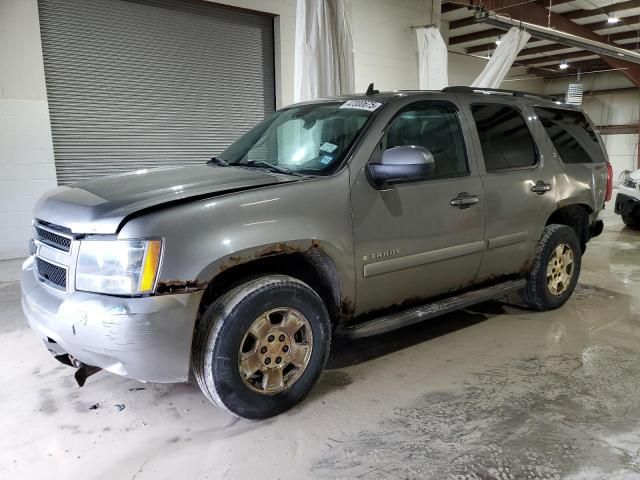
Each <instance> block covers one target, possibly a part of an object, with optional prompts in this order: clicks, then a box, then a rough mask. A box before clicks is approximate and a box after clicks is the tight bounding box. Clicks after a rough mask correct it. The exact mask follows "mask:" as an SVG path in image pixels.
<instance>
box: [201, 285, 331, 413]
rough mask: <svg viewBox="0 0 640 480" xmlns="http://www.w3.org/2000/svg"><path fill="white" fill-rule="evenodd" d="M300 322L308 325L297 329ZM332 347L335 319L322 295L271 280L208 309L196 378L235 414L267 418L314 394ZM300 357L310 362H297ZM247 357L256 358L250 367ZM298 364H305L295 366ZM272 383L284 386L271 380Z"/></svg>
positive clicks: (234, 293) (240, 290)
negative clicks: (333, 322)
mask: <svg viewBox="0 0 640 480" xmlns="http://www.w3.org/2000/svg"><path fill="white" fill-rule="evenodd" d="M289 322H290V323H289ZM305 322H306V323H305ZM298 323H300V324H302V327H299V329H298V330H295V328H297V327H298ZM285 327H287V328H285ZM277 329H282V330H281V331H280V330H277ZM294 330H295V331H294ZM291 331H293V332H294V333H291V334H290V335H289V332H291ZM285 332H286V335H285ZM254 333H255V335H254ZM284 337H286V339H285V340H282V339H283V338H284ZM278 342H281V343H278ZM298 342H299V343H298ZM330 343H331V322H330V319H329V314H328V312H327V309H326V307H325V305H324V303H323V301H322V299H321V298H320V296H319V295H318V294H317V293H316V292H315V291H314V290H312V289H311V287H309V286H308V285H307V284H305V283H303V282H301V281H299V280H297V279H295V278H292V277H288V276H285V275H269V276H264V277H260V278H256V279H253V280H251V281H248V282H247V283H244V284H242V285H240V286H238V287H236V288H234V289H233V290H231V291H229V292H228V293H226V294H225V295H223V296H222V297H220V298H219V299H218V300H216V301H215V302H214V303H213V304H211V305H210V306H209V308H207V310H206V312H205V313H204V315H203V316H202V318H201V320H200V322H199V324H198V326H197V328H196V331H195V333H194V345H193V348H192V364H193V371H194V376H195V378H196V381H197V383H198V385H199V386H200V389H201V390H202V392H203V393H204V395H205V396H206V397H207V398H208V399H209V400H210V401H211V402H213V403H214V404H215V405H217V406H218V407H220V408H222V409H224V410H226V411H227V412H229V413H231V414H232V415H234V416H237V417H241V418H248V419H263V418H268V417H272V416H275V415H278V414H280V413H282V412H284V411H286V410H288V409H290V408H292V407H294V406H295V405H297V404H298V403H300V402H301V401H302V400H303V399H304V398H305V397H306V396H307V394H308V393H309V392H310V391H311V389H312V388H313V386H314V385H315V384H316V382H317V381H318V379H319V378H320V374H321V373H322V370H323V368H324V366H325V364H326V362H327V358H328V357H329V349H330ZM309 346H310V349H309ZM267 347H268V351H267V352H266V353H264V354H263V353H262V349H264V350H267ZM241 349H242V351H241ZM280 352H287V353H288V354H289V356H287V353H280ZM294 352H295V353H298V354H300V353H302V355H303V357H300V356H298V357H299V358H298V357H296V358H294V356H295V355H294ZM241 358H242V359H244V358H248V359H249V360H251V361H249V360H247V361H246V365H247V366H246V367H245V366H244V365H245V363H243V364H242V365H241V363H240V359H241ZM267 358H268V360H267ZM256 359H259V360H256ZM298 359H302V360H301V361H300V362H298V364H299V365H301V364H303V363H304V364H305V365H306V366H305V367H298V366H297V365H296V364H294V361H295V362H297V360H298ZM267 361H269V362H270V363H269V365H268V366H267V365H265V362H267ZM276 361H277V362H278V365H277V366H276V364H275V362H276ZM289 361H291V363H287V364H286V365H285V362H289ZM243 362H244V360H243ZM256 367H259V368H260V369H261V370H255V369H256ZM243 368H245V370H243ZM278 370H280V371H281V372H282V373H281V374H283V376H282V379H280V378H279V375H281V374H278ZM243 371H254V372H255V373H254V374H252V375H249V374H246V375H243ZM272 378H274V379H277V380H279V381H271V382H270V381H269V380H270V379H272ZM287 379H289V382H288V383H287ZM265 385H266V386H265ZM274 385H275V386H274ZM282 386H284V387H282ZM268 388H271V389H273V390H270V391H267V389H268ZM278 389H281V390H278Z"/></svg>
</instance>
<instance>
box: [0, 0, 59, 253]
mask: <svg viewBox="0 0 640 480" xmlns="http://www.w3.org/2000/svg"><path fill="white" fill-rule="evenodd" d="M55 186H56V180H55V167H54V163H53V145H52V143H51V125H50V123H49V110H48V108H47V95H46V90H45V83H44V68H43V64H42V49H41V46H40V31H39V27H38V12H37V6H36V0H1V1H0V259H3V258H12V257H19V256H23V255H25V254H26V252H27V241H28V239H29V237H30V236H31V210H32V209H33V206H34V204H35V202H36V200H37V199H38V197H39V196H40V195H42V194H43V193H44V192H45V191H47V190H50V189H52V188H55Z"/></svg>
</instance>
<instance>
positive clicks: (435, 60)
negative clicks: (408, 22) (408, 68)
mask: <svg viewBox="0 0 640 480" xmlns="http://www.w3.org/2000/svg"><path fill="white" fill-rule="evenodd" d="M416 35H417V36H418V87H419V88H420V90H442V89H443V88H444V87H447V86H448V85H449V76H448V74H447V44H446V43H444V40H443V39H442V35H440V30H438V29H437V28H436V27H427V28H424V27H421V28H417V29H416Z"/></svg>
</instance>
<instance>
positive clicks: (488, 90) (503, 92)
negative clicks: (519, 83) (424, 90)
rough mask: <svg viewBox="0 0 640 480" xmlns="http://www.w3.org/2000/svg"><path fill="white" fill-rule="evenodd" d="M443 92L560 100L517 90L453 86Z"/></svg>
mask: <svg viewBox="0 0 640 480" xmlns="http://www.w3.org/2000/svg"><path fill="white" fill-rule="evenodd" d="M442 91H443V92H447V93H476V92H483V93H498V94H500V95H513V96H514V97H533V98H541V99H543V100H549V101H552V102H557V101H559V100H560V99H559V98H558V97H553V96H548V95H540V94H539V93H530V92H519V91H517V90H504V89H501V88H482V87H467V86H464V85H460V86H453V87H445V88H443V89H442Z"/></svg>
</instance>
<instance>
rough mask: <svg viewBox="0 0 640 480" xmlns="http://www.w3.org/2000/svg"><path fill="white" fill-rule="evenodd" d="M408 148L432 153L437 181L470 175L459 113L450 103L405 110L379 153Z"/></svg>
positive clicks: (415, 104) (423, 104) (392, 126)
mask: <svg viewBox="0 0 640 480" xmlns="http://www.w3.org/2000/svg"><path fill="white" fill-rule="evenodd" d="M407 145H413V146H419V147H424V148H426V149H427V150H429V151H430V152H431V155H433V160H434V164H435V173H434V175H433V177H434V178H442V177H448V176H455V175H462V174H466V173H467V172H468V171H469V169H468V167H467V157H466V154H465V145H464V138H463V137H462V130H461V129H460V122H459V120H458V112H457V110H456V108H455V106H454V105H452V104H450V103H447V102H418V103H414V104H411V105H409V106H408V107H406V108H405V109H403V110H402V111H401V112H400V114H399V115H398V116H397V117H396V118H395V120H393V123H392V124H391V126H390V127H389V129H388V131H387V133H386V135H385V136H384V138H383V139H382V141H381V142H380V152H383V151H385V150H386V149H389V148H394V147H402V146H407Z"/></svg>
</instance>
